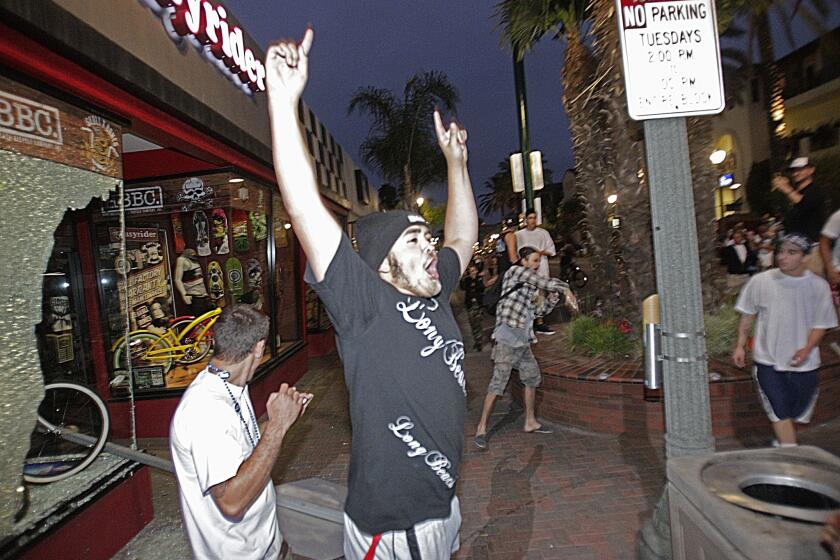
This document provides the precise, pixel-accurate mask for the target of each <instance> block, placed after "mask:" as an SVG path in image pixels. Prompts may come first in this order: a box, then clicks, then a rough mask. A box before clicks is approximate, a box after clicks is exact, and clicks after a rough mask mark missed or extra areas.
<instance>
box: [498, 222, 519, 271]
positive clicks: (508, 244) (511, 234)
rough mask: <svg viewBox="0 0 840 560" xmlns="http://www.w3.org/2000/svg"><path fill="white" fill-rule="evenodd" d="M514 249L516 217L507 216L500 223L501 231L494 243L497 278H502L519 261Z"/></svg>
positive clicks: (516, 249) (515, 248)
mask: <svg viewBox="0 0 840 560" xmlns="http://www.w3.org/2000/svg"><path fill="white" fill-rule="evenodd" d="M517 251H518V248H517V247H516V217H515V216H508V217H507V218H505V219H504V220H503V221H502V231H501V233H500V235H499V239H498V240H497V241H496V259H497V262H498V265H499V266H498V270H497V271H496V272H497V274H498V276H499V278H503V277H504V275H505V272H507V271H508V269H509V268H510V267H511V266H513V263H515V262H516V261H518V260H519V255H518V254H517Z"/></svg>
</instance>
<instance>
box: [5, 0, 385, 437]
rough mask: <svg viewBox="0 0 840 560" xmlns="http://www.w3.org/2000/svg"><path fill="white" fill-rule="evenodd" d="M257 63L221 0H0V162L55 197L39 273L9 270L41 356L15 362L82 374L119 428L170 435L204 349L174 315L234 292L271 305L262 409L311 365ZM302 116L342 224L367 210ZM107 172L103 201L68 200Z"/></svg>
mask: <svg viewBox="0 0 840 560" xmlns="http://www.w3.org/2000/svg"><path fill="white" fill-rule="evenodd" d="M128 22H130V25H129V24H128ZM263 59H264V53H263V51H262V50H261V49H260V48H259V47H258V46H257V45H256V44H255V43H254V41H253V40H252V39H251V38H250V37H249V36H248V34H247V33H246V32H245V31H244V30H243V29H242V26H241V25H240V24H239V22H238V21H237V20H236V18H235V16H234V14H232V13H230V12H228V11H227V10H226V8H225V6H224V4H223V2H217V1H213V0H203V1H201V2H195V3H194V2H180V1H177V0H142V1H137V0H109V1H108V2H99V1H97V2H91V1H89V0H45V1H43V2H31V1H29V0H2V1H0V154H2V155H4V156H6V157H7V159H6V163H5V169H3V170H2V171H0V174H6V175H7V177H5V178H4V180H9V178H10V177H11V175H12V174H13V170H20V169H24V168H25V169H32V170H33V171H32V172H31V174H35V175H42V176H43V178H41V179H38V178H36V177H34V176H32V178H31V181H30V183H31V185H33V186H32V189H35V186H34V185H36V184H38V185H40V184H41V183H44V184H43V185H42V186H40V187H38V188H39V189H43V190H40V191H38V193H39V194H38V196H41V197H44V196H47V197H52V199H54V200H58V201H59V202H60V203H61V204H63V205H64V207H65V208H67V210H66V212H64V213H63V214H62V215H61V216H60V219H58V220H57V221H56V222H55V223H54V224H53V225H52V227H51V229H50V228H46V229H48V231H46V230H45V231H41V233H42V234H43V236H45V237H46V238H48V241H49V243H48V245H50V246H51V248H50V250H49V254H48V255H46V256H45V260H44V262H43V263H42V268H41V271H40V274H38V276H37V277H26V278H21V281H23V282H28V283H34V284H38V291H39V292H40V293H39V294H37V295H36V297H34V298H30V300H29V301H28V303H29V304H30V305H31V307H33V308H37V311H36V312H35V313H34V315H36V317H35V318H36V319H37V320H35V321H34V322H33V323H32V325H31V327H32V328H33V329H34V332H35V337H34V339H35V342H34V344H35V348H33V350H34V351H35V352H36V353H37V356H38V360H37V361H38V364H39V367H38V371H34V370H33V369H32V368H29V369H28V370H27V371H28V372H29V375H31V376H42V377H43V381H45V382H50V381H53V380H57V379H61V380H71V381H76V382H79V383H83V384H86V385H89V386H93V387H95V388H96V390H97V392H98V393H99V394H100V395H101V396H102V397H103V398H104V399H105V400H106V402H107V404H108V408H109V412H110V413H111V416H112V431H113V432H114V434H115V435H117V436H120V435H128V434H129V433H131V432H132V431H134V432H136V434H137V435H138V436H140V437H151V436H155V437H159V436H165V435H166V434H167V430H168V423H169V419H170V417H171V414H172V412H173V411H174V408H175V406H176V405H177V402H178V399H179V398H180V394H181V393H182V391H183V390H184V388H185V387H186V386H187V385H189V383H190V381H191V380H192V379H193V377H194V376H195V375H196V374H197V372H198V371H200V370H201V369H202V367H203V365H204V364H205V363H206V360H207V358H208V357H209V355H211V351H212V345H211V343H209V342H202V343H201V344H198V345H196V344H192V343H193V338H194V337H196V336H198V333H200V332H201V329H202V326H203V325H204V324H206V323H200V324H198V325H197V326H194V327H193V328H192V329H191V332H189V333H187V334H185V335H184V336H183V337H181V336H180V330H184V329H186V327H188V326H189V321H188V320H185V318H186V317H194V316H200V315H201V314H202V313H203V312H206V311H212V310H213V309H215V308H219V307H224V306H227V305H231V304H233V303H235V302H245V303H249V304H251V305H254V306H255V307H257V308H259V309H262V310H263V311H265V312H266V313H267V314H268V315H269V316H270V317H271V342H272V343H271V344H270V345H269V346H270V351H269V352H267V353H266V356H265V358H264V363H263V364H262V366H261V368H260V370H259V371H258V374H257V378H256V379H255V381H254V383H253V385H252V391H253V394H254V402H255V403H259V405H258V406H260V407H261V406H262V404H263V402H264V398H263V396H264V395H267V394H268V392H270V391H271V390H273V389H274V388H275V387H277V386H278V385H279V383H280V382H282V381H289V382H294V381H295V380H297V379H298V378H299V377H300V376H301V375H302V374H303V373H304V372H305V370H306V356H307V352H306V345H307V342H309V336H308V331H311V330H312V329H308V328H307V325H308V323H309V322H310V321H311V318H310V317H307V313H308V312H309V313H312V312H317V310H315V311H313V308H312V306H307V298H306V288H305V286H304V283H303V281H302V271H303V265H304V255H303V253H302V251H301V249H300V246H299V244H298V242H297V240H296V239H295V235H294V232H293V230H292V229H291V224H290V223H289V217H288V214H287V212H286V210H285V207H284V205H283V200H282V198H281V197H280V195H279V191H278V189H277V188H276V184H275V178H274V173H273V170H272V163H271V137H270V130H269V122H268V113H267V104H266V93H265V91H264V90H265V82H264V78H265V69H264V68H263V66H262V60H263ZM299 115H300V120H301V123H302V124H303V127H304V133H305V136H306V141H307V145H308V149H309V152H310V154H311V155H312V157H313V160H314V166H315V171H316V175H317V180H318V183H319V186H320V188H321V192H322V194H323V197H324V199H325V201H326V203H327V205H328V207H329V208H330V209H331V210H332V212H333V213H334V215H335V217H336V219H337V220H338V221H339V222H340V223H341V224H343V225H345V226H347V225H348V224H349V223H351V222H353V221H355V219H357V218H358V217H359V216H362V215H364V214H367V213H369V212H372V211H376V210H377V209H378V208H377V206H378V204H377V200H376V197H375V195H374V194H373V193H372V189H371V186H370V184H369V182H368V180H367V178H366V177H365V175H364V173H363V172H362V171H361V170H360V169H358V167H357V166H356V165H355V163H354V162H353V161H352V159H351V158H350V157H348V155H347V154H346V152H345V151H344V149H343V148H342V147H341V145H340V144H339V143H337V142H336V141H335V139H334V137H333V136H332V134H331V133H330V132H329V130H328V129H327V127H326V125H325V124H324V123H322V122H320V121H319V120H318V118H317V117H316V115H315V114H314V112H313V111H312V110H311V109H310V108H309V107H308V106H307V105H306V103H304V102H301V104H300V106H299ZM21 162H23V163H24V164H25V165H23V164H21ZM68 169H72V170H75V171H74V172H73V173H71V174H70V175H72V176H73V177H74V178H73V179H70V180H68V179H67V177H69V176H70V175H68V174H67V170H68ZM81 171H84V173H80V172H81ZM17 175H19V173H17V172H16V171H15V177H16V179H17V180H20V181H23V182H26V181H27V178H26V177H17ZM103 178H105V179H106V180H105V181H104V183H107V185H106V187H105V188H104V190H103V188H102V187H100V190H99V192H98V193H97V194H100V195H101V198H100V197H96V196H93V197H91V196H89V197H88V199H87V200H85V201H84V202H83V203H79V202H78V201H76V200H75V199H74V198H73V197H72V196H71V195H72V194H73V193H76V192H82V191H83V190H84V189H82V188H81V187H82V183H84V182H85V181H89V182H90V183H91V184H93V183H97V184H100V183H103ZM39 181H40V182H39ZM104 183H103V184H104ZM109 189H110V192H109ZM88 190H90V189H88ZM63 198H66V200H65V201H64V202H61V201H62V199H63ZM29 211H30V212H31V214H32V215H33V216H34V215H36V214H37V213H38V208H37V205H35V204H33V205H32V206H31V208H30V209H29ZM22 219H23V220H26V219H27V217H26V216H23V217H22ZM22 227H25V226H22ZM7 257H8V258H10V259H14V258H16V256H14V255H7ZM39 266H40V265H39ZM35 300H37V301H35ZM209 320H210V318H208V321H209ZM317 321H321V322H322V323H323V317H321V318H320V319H317V320H316V322H317ZM322 326H323V327H324V328H322V329H321V330H324V329H326V328H328V327H329V325H328V323H327V324H326V325H322ZM179 329H180V330H179ZM173 333H174V334H173ZM155 337H157V338H155ZM166 337H174V338H170V339H167V338H166ZM191 337H192V338H191ZM159 338H163V339H166V340H168V342H169V346H171V347H172V349H173V350H171V351H167V352H168V353H164V354H161V355H159V356H157V357H155V358H150V357H149V356H150V353H148V352H146V353H145V354H144V351H143V348H144V347H145V346H148V345H150V344H163V343H161V342H155V341H156V340H158V339H159ZM190 344H192V347H191V348H189V349H184V348H182V347H183V346H186V345H190ZM205 350H206V351H207V352H205ZM199 355H200V358H199ZM161 356H162V357H161ZM129 363H130V366H131V367H128V365H129ZM39 381H40V380H39ZM132 410H134V413H135V417H136V419H135V420H134V422H133V425H132V420H131V415H132V414H131V411H132ZM259 412H261V411H258V413H259Z"/></svg>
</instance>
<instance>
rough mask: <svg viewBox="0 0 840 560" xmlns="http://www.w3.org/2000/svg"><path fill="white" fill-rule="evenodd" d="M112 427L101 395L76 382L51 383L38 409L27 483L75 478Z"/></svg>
mask: <svg viewBox="0 0 840 560" xmlns="http://www.w3.org/2000/svg"><path fill="white" fill-rule="evenodd" d="M110 427H111V422H110V419H109V417H108V409H107V408H105V403H104V402H102V399H100V398H99V395H97V394H96V393H94V392H93V391H91V390H90V389H88V388H87V387H85V386H83V385H77V384H75V383H50V384H49V385H47V386H46V387H44V400H43V401H41V405H40V406H39V407H38V422H37V425H36V427H35V429H34V430H33V431H32V435H31V438H30V446H29V453H28V454H27V456H26V460H25V461H24V466H23V478H24V480H26V481H27V482H33V483H41V484H43V483H47V482H55V481H56V480H61V479H63V478H67V477H68V476H73V475H74V474H76V473H77V472H79V471H81V470H82V469H84V468H85V467H87V466H88V465H89V464H91V463H92V462H93V461H94V460H95V459H96V456H97V455H99V452H100V451H102V448H103V447H104V446H105V441H106V440H107V439H108V430H109V429H110Z"/></svg>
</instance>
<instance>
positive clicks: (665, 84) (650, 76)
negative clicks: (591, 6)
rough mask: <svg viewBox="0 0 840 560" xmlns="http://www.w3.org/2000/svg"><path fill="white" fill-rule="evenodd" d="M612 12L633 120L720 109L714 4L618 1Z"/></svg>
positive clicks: (688, 0) (720, 77) (708, 0)
mask: <svg viewBox="0 0 840 560" xmlns="http://www.w3.org/2000/svg"><path fill="white" fill-rule="evenodd" d="M616 9H617V11H618V30H619V35H620V36H621V52H622V58H623V60H624V81H625V84H626V87H627V106H628V110H629V113H630V117H631V118H633V119H635V120H645V119H662V118H668V117H686V116H692V115H712V114H715V113H720V112H721V111H723V108H724V105H725V100H724V95H723V73H722V72H721V62H720V47H719V45H718V33H717V18H716V17H715V9H714V3H713V2H712V0H616Z"/></svg>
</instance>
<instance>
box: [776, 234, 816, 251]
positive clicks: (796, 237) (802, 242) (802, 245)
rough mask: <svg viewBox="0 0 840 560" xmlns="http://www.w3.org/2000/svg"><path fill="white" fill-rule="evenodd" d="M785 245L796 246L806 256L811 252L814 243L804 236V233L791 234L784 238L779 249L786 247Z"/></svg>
mask: <svg viewBox="0 0 840 560" xmlns="http://www.w3.org/2000/svg"><path fill="white" fill-rule="evenodd" d="M785 243H790V244H791V245H794V246H795V247H796V248H797V249H799V250H801V251H802V252H803V253H805V254H806V255H807V254H808V253H810V252H811V246H812V245H813V243H812V242H811V239H810V238H809V237H808V236H807V235H805V234H803V233H796V232H791V233H788V234H786V235H784V236H783V237H782V240H781V243H779V247H781V246H782V245H784V244H785Z"/></svg>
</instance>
